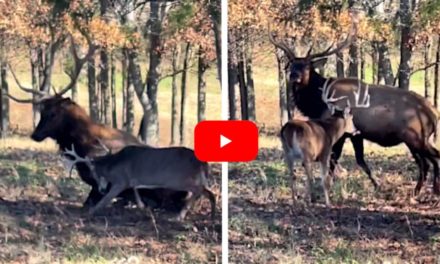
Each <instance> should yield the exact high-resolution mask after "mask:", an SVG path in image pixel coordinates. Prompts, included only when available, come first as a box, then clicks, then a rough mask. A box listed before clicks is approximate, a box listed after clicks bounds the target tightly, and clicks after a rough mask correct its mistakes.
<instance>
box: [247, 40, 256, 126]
mask: <svg viewBox="0 0 440 264" xmlns="http://www.w3.org/2000/svg"><path fill="white" fill-rule="evenodd" d="M247 35H248V36H247V40H246V41H245V52H244V58H245V65H246V84H247V85H246V87H247V98H248V102H247V104H248V117H249V120H251V121H256V112H255V87H254V76H253V65H252V55H253V47H252V42H251V40H250V37H251V36H250V34H249V33H248V34H247Z"/></svg>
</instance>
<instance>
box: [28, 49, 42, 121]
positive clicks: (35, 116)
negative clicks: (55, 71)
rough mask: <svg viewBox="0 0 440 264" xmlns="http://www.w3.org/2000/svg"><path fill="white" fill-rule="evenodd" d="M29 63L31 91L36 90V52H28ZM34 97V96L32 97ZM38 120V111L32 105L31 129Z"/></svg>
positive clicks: (32, 50)
mask: <svg viewBox="0 0 440 264" xmlns="http://www.w3.org/2000/svg"><path fill="white" fill-rule="evenodd" d="M30 57H31V59H30V62H31V79H32V89H33V90H38V89H39V83H38V52H37V51H36V50H35V49H31V51H30ZM33 96H34V95H33ZM39 118H40V112H39V111H38V106H37V105H36V104H32V128H34V129H35V127H36V126H37V123H38V120H39Z"/></svg>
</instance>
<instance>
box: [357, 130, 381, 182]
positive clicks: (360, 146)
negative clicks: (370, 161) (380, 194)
mask: <svg viewBox="0 0 440 264" xmlns="http://www.w3.org/2000/svg"><path fill="white" fill-rule="evenodd" d="M351 143H352V144H353V148H354V153H355V156H356V162H357V164H358V165H359V166H360V167H361V168H362V169H363V170H364V172H365V173H366V174H367V175H368V178H369V179H370V181H371V183H372V184H373V186H374V188H375V189H376V190H377V189H378V188H379V184H378V183H377V181H376V180H375V179H374V177H373V175H372V174H371V170H370V168H369V167H368V165H367V163H366V162H365V159H364V139H363V138H362V137H361V136H353V137H351Z"/></svg>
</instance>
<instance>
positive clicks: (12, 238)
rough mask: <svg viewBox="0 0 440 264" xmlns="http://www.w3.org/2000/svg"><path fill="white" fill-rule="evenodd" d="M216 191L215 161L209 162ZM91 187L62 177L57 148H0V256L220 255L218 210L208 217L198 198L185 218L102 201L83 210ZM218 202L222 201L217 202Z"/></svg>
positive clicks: (156, 259)
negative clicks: (101, 204) (89, 212)
mask: <svg viewBox="0 0 440 264" xmlns="http://www.w3.org/2000/svg"><path fill="white" fill-rule="evenodd" d="M210 171H211V177H210V178H211V179H212V180H213V181H215V184H214V185H213V186H212V187H213V189H214V191H215V193H220V191H219V190H218V188H219V183H220V180H219V179H220V175H221V173H220V167H219V166H217V165H215V164H214V165H213V166H212V168H211V170H210ZM88 190H89V188H88V186H86V185H85V184H83V183H82V182H81V180H80V179H79V177H78V176H77V175H76V173H74V175H72V177H68V173H67V172H66V171H65V169H64V168H63V165H62V162H61V160H60V158H59V157H57V155H56V153H55V152H54V153H50V152H40V151H28V150H27V151H22V150H17V149H6V150H4V151H2V153H1V154H0V222H1V224H0V243H2V247H0V262H14V261H16V262H37V263H43V262H45V263H48V262H52V261H67V260H68V261H70V262H73V263H76V262H87V261H98V262H99V261H102V262H106V261H109V260H124V259H125V260H127V259H129V258H131V257H134V258H137V259H138V260H139V261H141V262H145V261H147V262H150V263H164V262H165V263H169V262H176V261H183V262H192V263H207V262H215V261H217V260H218V259H220V258H221V247H220V240H221V238H220V234H221V220H220V215H221V210H218V213H217V216H216V219H215V221H214V223H213V222H212V221H211V217H210V206H209V202H208V201H205V200H204V199H201V200H200V201H198V202H197V203H196V204H195V206H194V208H193V209H192V210H191V211H190V213H189V214H188V217H187V219H186V220H185V222H183V223H180V222H176V221H175V220H174V217H175V215H176V213H175V212H165V211H163V210H159V209H157V210H154V215H155V218H156V222H157V225H158V229H159V238H156V234H155V230H154V227H153V225H152V223H151V220H150V217H149V215H148V214H147V212H146V210H139V209H138V208H133V207H130V206H128V207H125V208H121V207H118V206H112V207H107V208H105V209H104V210H101V211H100V212H98V213H97V214H96V215H95V216H93V217H90V216H88V215H86V214H85V213H84V211H83V210H82V209H81V204H82V201H83V200H84V199H85V197H86V195H87V192H88ZM218 204H220V200H219V201H218Z"/></svg>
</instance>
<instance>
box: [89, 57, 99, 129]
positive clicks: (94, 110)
mask: <svg viewBox="0 0 440 264" xmlns="http://www.w3.org/2000/svg"><path fill="white" fill-rule="evenodd" d="M87 81H88V84H87V86H88V90H89V112H90V118H91V119H92V120H93V121H94V122H98V121H99V101H98V100H99V98H98V93H97V91H96V69H95V58H94V57H93V56H91V57H90V59H89V60H88V62H87Z"/></svg>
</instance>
